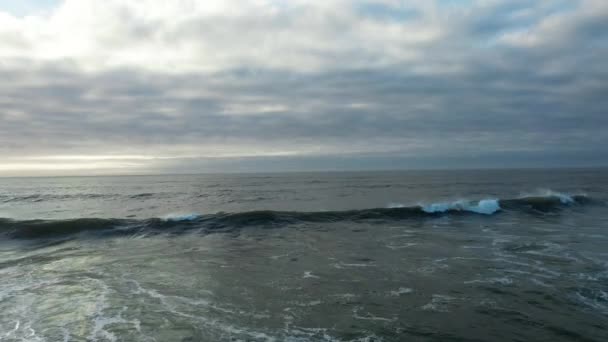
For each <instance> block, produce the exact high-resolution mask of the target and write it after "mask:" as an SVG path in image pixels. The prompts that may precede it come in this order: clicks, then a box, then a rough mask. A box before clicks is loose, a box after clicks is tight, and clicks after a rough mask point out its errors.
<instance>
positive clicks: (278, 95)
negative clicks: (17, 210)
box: [0, 0, 608, 174]
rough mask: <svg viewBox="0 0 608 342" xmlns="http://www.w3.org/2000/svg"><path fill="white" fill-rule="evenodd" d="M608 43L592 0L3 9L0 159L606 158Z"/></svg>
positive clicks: (151, 168)
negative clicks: (16, 11)
mask: <svg viewBox="0 0 608 342" xmlns="http://www.w3.org/2000/svg"><path fill="white" fill-rule="evenodd" d="M0 10H1V9H0ZM606 56H608V3H607V2H606V1H603V0H582V1H554V0H551V1H544V0H539V1H523V0H508V1H507V0H486V1H481V0H480V1H473V0H470V1H465V0H452V1H449V0H441V1H439V0H438V1H417V0H416V1H391V0H384V1H342V0H336V1H324V2H316V1H315V2H309V1H300V0H294V1H283V0H266V1H264V0H258V1H256V0H248V1H204V2H200V1H186V0H183V1H172V2H167V3H166V4H162V5H161V4H160V3H159V2H158V1H152V0H142V1H137V2H133V1H127V0H109V1H103V2H100V1H93V0H67V1H64V2H63V3H61V4H60V5H59V6H58V7H56V8H54V9H52V10H50V11H48V13H44V14H39V15H35V16H21V17H18V16H15V15H11V14H8V13H3V12H0V77H1V78H2V79H3V80H4V82H2V83H0V158H2V160H4V162H2V163H0V174H21V173H23V172H25V173H36V174H37V173H45V172H46V173H49V172H50V173H65V172H68V173H69V172H71V171H73V172H85V171H86V172H98V173H104V172H111V173H116V172H119V173H124V172H159V171H166V172H175V171H187V172H197V171H225V169H226V168H230V169H231V171H239V170H258V171H259V170H275V169H277V170H278V169H292V168H293V169H297V168H312V169H334V168H343V167H344V168H374V167H382V168H386V167H391V166H396V167H426V166H429V167H450V166H458V167H460V166H466V165H468V163H473V164H472V166H501V164H504V165H503V166H526V165H528V166H539V165H537V163H538V161H539V160H542V161H543V163H544V164H543V165H570V166H576V165H583V164H601V163H603V161H605V160H606V159H605V158H606V156H608V149H607V148H606V146H607V144H608V133H607V131H606V128H608V116H607V115H606V114H607V113H606V111H607V109H608V97H607V96H606V94H608V59H607V58H606ZM307 165H308V166H307Z"/></svg>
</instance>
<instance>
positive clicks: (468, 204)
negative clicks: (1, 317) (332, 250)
mask: <svg viewBox="0 0 608 342" xmlns="http://www.w3.org/2000/svg"><path fill="white" fill-rule="evenodd" d="M592 202H593V201H592V199H590V198H589V197H587V196H584V195H566V194H561V193H547V194H545V195H542V196H540V195H536V196H525V197H520V198H514V199H483V200H480V201H466V200H460V201H455V202H445V203H432V204H428V205H417V206H404V205H401V204H395V203H393V204H391V205H390V206H389V207H388V208H374V209H361V210H348V211H318V212H298V211H272V210H260V211H250V212H238V213H223V212H220V213H216V214H209V215H200V214H196V213H188V214H171V215H166V216H163V217H160V218H150V219H143V220H139V219H104V218H77V219H68V220H24V221H17V220H12V219H5V218H4V219H3V218H0V234H2V235H4V236H5V237H9V238H16V239H36V238H52V237H65V236H70V235H77V234H83V233H88V234H99V235H138V234H143V235H148V234H159V233H179V232H184V231H189V230H200V231H201V232H213V231H229V230H232V229H237V228H243V227H247V226H262V227H276V226H282V225H287V224H295V223H304V222H316V223H323V222H325V223H329V222H341V221H364V220H367V221H389V220H405V219H412V218H424V217H436V216H442V215H467V214H472V215H487V216H490V215H493V214H496V213H499V212H501V211H520V212H528V213H533V214H534V213H536V214H538V213H540V214H542V213H546V212H552V211H558V210H562V209H564V208H567V207H570V206H575V205H584V204H588V203H592Z"/></svg>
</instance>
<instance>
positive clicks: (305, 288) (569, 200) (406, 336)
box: [0, 169, 608, 342]
mask: <svg viewBox="0 0 608 342" xmlns="http://www.w3.org/2000/svg"><path fill="white" fill-rule="evenodd" d="M607 199H608V170H606V169H589V170H583V169H577V170H503V171H499V170H477V171H404V172H351V173H346V172H343V173H340V172H335V173H283V174H279V173H276V174H240V175H234V174H231V175H219V174H217V175H167V176H126V177H57V178H0V341H3V342H4V341H7V342H8V341H159V342H165V341H608V205H607V202H606V200H607Z"/></svg>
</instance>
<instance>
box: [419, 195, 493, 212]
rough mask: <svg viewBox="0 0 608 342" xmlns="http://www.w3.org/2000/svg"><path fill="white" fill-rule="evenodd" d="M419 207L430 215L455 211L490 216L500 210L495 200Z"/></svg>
mask: <svg viewBox="0 0 608 342" xmlns="http://www.w3.org/2000/svg"><path fill="white" fill-rule="evenodd" d="M420 207H421V208H422V210H423V211H424V212H426V213H430V214H432V213H445V212H446V211H450V210H456V211H468V212H473V213H477V214H484V215H491V214H494V213H495V212H497V211H499V210H500V204H499V202H498V200H497V199H484V200H481V201H479V202H470V201H466V200H460V201H455V202H443V203H432V204H428V205H421V206H420Z"/></svg>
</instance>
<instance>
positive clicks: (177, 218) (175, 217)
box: [161, 213, 202, 222]
mask: <svg viewBox="0 0 608 342" xmlns="http://www.w3.org/2000/svg"><path fill="white" fill-rule="evenodd" d="M201 216H202V215H201V214H196V213H187V214H177V213H173V214H167V215H165V216H163V217H161V219H163V220H164V221H168V222H181V221H194V220H196V219H198V218H200V217H201Z"/></svg>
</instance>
